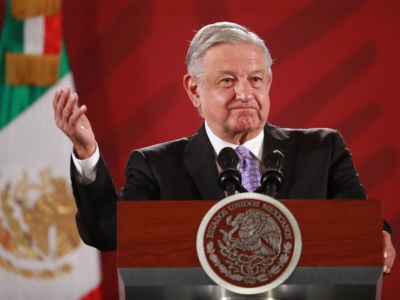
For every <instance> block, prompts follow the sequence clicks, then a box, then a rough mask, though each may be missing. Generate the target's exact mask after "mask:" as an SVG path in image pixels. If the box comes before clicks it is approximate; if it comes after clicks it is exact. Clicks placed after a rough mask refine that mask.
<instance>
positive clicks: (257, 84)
mask: <svg viewBox="0 0 400 300" xmlns="http://www.w3.org/2000/svg"><path fill="white" fill-rule="evenodd" d="M250 81H251V84H252V86H253V87H260V86H262V84H263V79H262V78H261V77H258V76H253V77H251V78H250Z"/></svg>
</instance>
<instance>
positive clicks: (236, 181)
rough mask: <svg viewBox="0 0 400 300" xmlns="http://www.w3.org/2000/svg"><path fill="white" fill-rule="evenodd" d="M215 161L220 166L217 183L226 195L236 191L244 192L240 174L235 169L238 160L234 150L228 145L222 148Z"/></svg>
mask: <svg viewBox="0 0 400 300" xmlns="http://www.w3.org/2000/svg"><path fill="white" fill-rule="evenodd" d="M217 162H218V164H219V166H220V167H221V168H222V172H221V174H220V175H219V177H218V185H219V186H220V187H221V188H222V189H223V190H224V191H226V192H227V193H228V196H230V195H233V194H235V192H236V191H239V192H245V191H246V190H245V189H244V188H243V187H242V176H241V175H240V172H239V171H238V170H237V169H236V166H237V164H238V162H239V157H238V155H237V153H236V151H235V150H234V149H232V148H230V147H225V148H223V149H222V150H221V151H220V152H219V154H218V157H217Z"/></svg>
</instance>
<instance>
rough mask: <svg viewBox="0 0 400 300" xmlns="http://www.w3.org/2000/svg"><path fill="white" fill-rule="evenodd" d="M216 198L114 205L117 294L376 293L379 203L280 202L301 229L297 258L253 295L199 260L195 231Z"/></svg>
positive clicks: (346, 296) (228, 296)
mask: <svg viewBox="0 0 400 300" xmlns="http://www.w3.org/2000/svg"><path fill="white" fill-rule="evenodd" d="M214 203H215V201H205V200H202V201H128V202H120V203H118V250H117V267H118V271H119V274H120V276H121V278H122V281H123V287H122V288H121V290H120V294H121V295H122V297H121V299H124V298H123V297H125V298H126V299H135V300H142V299H143V300H144V299H145V300H149V299H156V300H162V299H173V300H180V299H182V300H183V299H185V300H187V299H196V300H202V299H206V300H211V299H232V300H233V299H290V300H293V299H294V300H297V299H307V300H313V299H318V300H320V299H324V300H330V299H340V300H347V299H349V300H350V299H351V300H354V299H363V300H368V299H380V294H381V281H382V264H383V255H382V253H383V250H382V213H381V202H380V201H378V200H283V201H282V203H283V204H284V205H285V206H286V207H287V208H288V209H289V210H290V211H291V212H292V214H293V215H294V217H295V218H296V220H297V222H298V224H299V227H300V230H301V236H302V242H303V246H302V252H301V256H300V261H299V263H298V265H297V267H296V269H295V270H294V272H293V273H292V274H291V276H290V277H289V278H288V279H287V280H286V281H285V282H284V283H283V284H281V285H280V286H278V287H276V288H274V289H273V290H271V291H269V292H267V293H263V294H258V295H252V296H244V295H238V294H235V293H233V292H230V291H227V290H224V289H223V288H221V287H219V286H217V285H216V284H215V283H214V282H213V281H211V279H209V278H208V276H207V275H206V273H205V272H204V271H203V269H202V268H201V266H200V263H199V261H198V258H197V252H196V234H197V230H198V227H199V224H200V222H201V220H202V218H203V216H204V215H205V214H206V212H207V211H208V210H209V208H210V207H211V206H212V205H213V204H214Z"/></svg>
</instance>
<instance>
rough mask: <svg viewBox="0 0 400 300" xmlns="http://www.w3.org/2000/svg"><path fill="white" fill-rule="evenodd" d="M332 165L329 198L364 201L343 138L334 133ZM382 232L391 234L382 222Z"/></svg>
mask: <svg viewBox="0 0 400 300" xmlns="http://www.w3.org/2000/svg"><path fill="white" fill-rule="evenodd" d="M333 149H334V151H333V154H332V155H333V160H332V161H333V163H332V166H331V169H330V174H329V178H330V184H329V187H330V188H329V191H328V194H329V198H342V199H345V198H347V199H366V198H367V196H366V194H365V190H364V187H363V186H362V185H361V184H360V181H359V177H358V174H357V171H356V169H355V167H354V164H353V161H352V158H351V153H350V151H349V150H348V148H347V147H346V144H345V142H344V140H343V137H342V136H341V134H340V133H339V132H338V131H334V139H333ZM383 230H385V231H387V232H389V233H390V234H392V228H391V226H390V224H389V223H388V222H387V221H385V220H383Z"/></svg>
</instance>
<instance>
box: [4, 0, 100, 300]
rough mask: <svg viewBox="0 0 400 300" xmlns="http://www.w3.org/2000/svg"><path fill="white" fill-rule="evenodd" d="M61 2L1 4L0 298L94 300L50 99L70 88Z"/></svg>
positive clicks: (65, 145) (94, 255)
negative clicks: (62, 90) (63, 37)
mask: <svg viewBox="0 0 400 300" xmlns="http://www.w3.org/2000/svg"><path fill="white" fill-rule="evenodd" d="M60 2H61V0H40V1H32V0H6V1H5V14H4V23H3V25H2V27H1V38H0V298H1V299H7V300H13V299H40V300H45V299H58V300H60V299H101V293H100V289H99V285H100V282H101V274H100V272H101V266H100V257H99V253H98V251H97V250H95V249H94V248H92V247H89V246H86V245H84V244H83V242H82V241H81V239H80V237H79V234H78V232H77V229H76V225H75V213H76V207H75V202H74V199H73V196H72V192H71V189H70V183H69V158H70V153H71V143H70V142H69V140H68V139H67V138H66V137H65V136H64V135H63V134H62V133H61V131H59V130H58V129H57V128H56V125H55V123H54V119H53V110H52V99H53V95H54V94H55V91H56V89H58V88H59V87H61V86H71V87H73V78H72V75H71V73H70V72H69V67H68V61H67V57H66V53H65V48H64V47H63V46H62V37H61V32H62V30H61V24H62V23H61V12H60V10H61V3H60Z"/></svg>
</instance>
